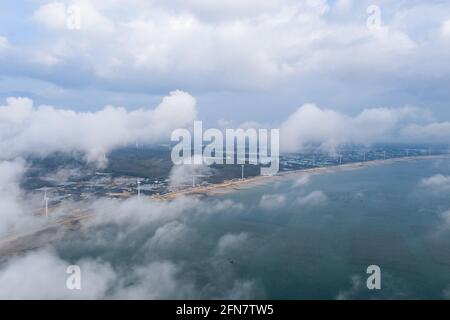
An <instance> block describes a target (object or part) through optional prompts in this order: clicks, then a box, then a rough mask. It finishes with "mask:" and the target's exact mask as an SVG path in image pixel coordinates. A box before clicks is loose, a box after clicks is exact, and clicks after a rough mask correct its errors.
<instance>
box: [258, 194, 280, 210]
mask: <svg viewBox="0 0 450 320" xmlns="http://www.w3.org/2000/svg"><path fill="white" fill-rule="evenodd" d="M285 204H286V196H284V195H282V194H265V195H263V196H262V197H261V200H260V201H259V206H260V207H261V208H262V209H264V210H274V209H277V208H280V207H283V206H284V205H285Z"/></svg>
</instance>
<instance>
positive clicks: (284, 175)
mask: <svg viewBox="0 0 450 320" xmlns="http://www.w3.org/2000/svg"><path fill="white" fill-rule="evenodd" d="M432 159H436V160H438V159H450V155H431V156H413V157H402V158H390V159H380V160H369V161H364V162H352V163H346V164H339V165H332V166H323V167H316V168H309V169H302V170H292V171H283V172H280V173H278V174H277V175H273V176H256V177H251V178H246V179H243V180H241V179H234V180H227V181H224V182H223V183H218V184H210V185H206V186H196V187H188V188H184V189H182V190H178V191H173V192H169V193H166V194H163V195H152V196H149V197H145V198H146V199H149V200H166V201H167V200H173V199H176V198H178V197H181V196H190V195H203V196H213V195H218V194H224V193H229V192H233V191H237V190H242V189H248V188H251V187H253V186H255V185H262V184H266V183H271V182H275V181H280V180H286V179H296V178H299V177H301V176H302V175H315V174H323V173H330V172H336V171H345V170H356V169H361V168H366V167H369V166H376V165H387V164H391V163H396V162H408V161H420V160H432Z"/></svg>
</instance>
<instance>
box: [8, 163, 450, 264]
mask: <svg viewBox="0 0 450 320" xmlns="http://www.w3.org/2000/svg"><path fill="white" fill-rule="evenodd" d="M433 159H436V160H439V159H446V160H448V159H450V155H431V156H412V157H403V158H390V159H380V160H370V161H364V162H352V163H346V164H339V165H332V166H323V167H316V168H308V169H300V170H292V171H284V172H281V173H278V174H277V175H273V176H255V177H251V178H247V179H244V180H228V181H224V182H223V183H219V184H211V185H207V186H198V187H190V188H186V189H182V190H178V191H173V192H169V193H166V194H163V195H152V196H146V197H142V199H143V200H150V201H172V200H175V199H177V198H179V197H183V196H198V195H200V196H206V197H208V196H216V195H223V194H229V193H232V192H236V191H239V190H245V189H249V188H252V187H253V186H260V185H264V184H267V183H269V182H273V181H286V180H289V179H295V178H299V177H301V176H304V175H316V174H324V173H333V172H339V171H348V170H357V169H363V168H367V167H370V166H376V165H388V164H393V163H398V162H410V161H420V160H433ZM130 197H131V196H128V197H126V198H125V199H129V198H130ZM93 215H94V213H92V212H89V211H82V212H73V213H72V214H71V215H69V216H66V217H60V218H57V219H55V220H53V221H51V222H49V223H44V224H42V225H41V226H39V227H37V228H35V229H31V230H28V231H23V232H19V233H15V234H9V235H5V236H4V237H1V238H0V264H1V263H2V262H3V261H4V259H7V258H8V257H11V256H15V255H18V254H20V253H22V252H25V251H28V250H33V249H36V248H40V247H42V246H44V245H46V244H47V243H49V242H53V241H55V240H57V239H59V237H61V236H62V235H63V234H64V233H65V231H68V230H71V229H73V228H77V225H78V224H79V223H82V221H83V220H85V219H89V218H91V217H92V216H93ZM62 229H65V230H62Z"/></svg>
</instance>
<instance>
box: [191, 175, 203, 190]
mask: <svg viewBox="0 0 450 320" xmlns="http://www.w3.org/2000/svg"><path fill="white" fill-rule="evenodd" d="M195 177H206V176H205V175H204V174H193V175H192V188H195Z"/></svg>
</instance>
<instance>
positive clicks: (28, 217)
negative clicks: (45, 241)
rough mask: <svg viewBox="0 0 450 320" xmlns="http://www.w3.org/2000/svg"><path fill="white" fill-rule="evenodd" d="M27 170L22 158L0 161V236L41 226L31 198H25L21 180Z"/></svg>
mask: <svg viewBox="0 0 450 320" xmlns="http://www.w3.org/2000/svg"><path fill="white" fill-rule="evenodd" d="M25 170H26V165H25V162H24V161H22V160H15V161H1V162H0V236H5V235H7V234H11V233H14V232H18V231H23V230H26V229H27V228H30V227H32V226H35V227H36V226H39V225H40V224H41V223H39V220H37V219H36V218H35V217H34V214H35V209H34V208H33V206H32V204H33V202H32V201H31V199H28V200H27V199H25V196H24V194H23V192H22V190H21V189H20V181H21V178H22V175H23V173H24V172H25Z"/></svg>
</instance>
